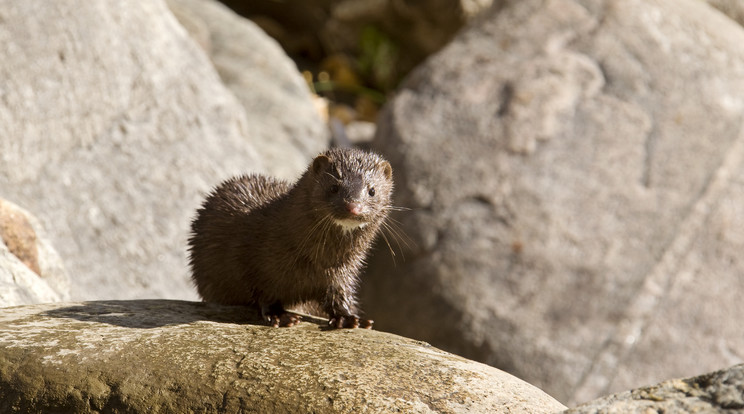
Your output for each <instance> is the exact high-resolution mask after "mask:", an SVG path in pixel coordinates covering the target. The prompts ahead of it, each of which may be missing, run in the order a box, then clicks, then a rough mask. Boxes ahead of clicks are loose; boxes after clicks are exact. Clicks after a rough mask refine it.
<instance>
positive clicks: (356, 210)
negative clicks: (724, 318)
mask: <svg viewBox="0 0 744 414" xmlns="http://www.w3.org/2000/svg"><path fill="white" fill-rule="evenodd" d="M346 210H348V211H349V213H351V214H353V215H355V216H358V215H360V214H362V205H361V204H359V203H355V202H353V201H352V202H350V203H346Z"/></svg>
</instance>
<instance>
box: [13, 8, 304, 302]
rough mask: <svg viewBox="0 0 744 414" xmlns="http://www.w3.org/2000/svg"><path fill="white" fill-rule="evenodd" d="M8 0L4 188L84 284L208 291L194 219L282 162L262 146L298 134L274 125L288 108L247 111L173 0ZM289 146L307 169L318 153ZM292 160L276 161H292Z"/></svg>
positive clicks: (76, 291)
mask: <svg viewBox="0 0 744 414" xmlns="http://www.w3.org/2000/svg"><path fill="white" fill-rule="evenodd" d="M0 10H2V12H1V14H2V16H1V18H0V45H2V46H1V47H2V48H3V53H2V55H3V59H2V60H0V79H2V80H3V81H2V84H1V85H0V96H1V97H2V99H0V157H1V159H2V162H0V194H2V195H3V197H6V198H8V199H11V200H13V201H14V202H16V203H18V204H20V205H23V206H24V208H26V209H28V210H29V211H30V212H31V213H32V214H34V215H35V216H36V217H37V218H38V219H39V220H40V222H41V223H42V225H43V226H44V228H45V229H47V231H48V233H49V235H50V238H51V242H52V243H53V244H54V245H55V247H56V248H57V249H58V251H59V253H60V255H61V256H62V257H63V260H64V264H65V266H66V267H67V269H68V270H69V271H70V273H71V274H73V275H75V277H74V280H73V281H72V284H73V288H72V292H71V294H72V297H73V298H77V299H82V298H86V299H90V298H139V297H166V298H195V297H196V295H195V292H194V291H193V289H192V287H191V285H190V282H189V280H188V269H187V266H186V252H185V246H186V238H187V232H188V228H189V224H190V220H191V218H192V216H193V214H194V211H195V209H196V208H197V207H198V206H199V204H200V200H201V199H202V197H203V195H204V193H206V192H207V191H208V190H209V189H210V188H211V187H213V186H214V185H216V184H217V183H218V182H219V181H220V180H222V179H225V178H227V177H228V176H230V175H233V174H237V173H244V172H251V171H258V172H268V173H274V172H275V171H274V170H272V166H270V165H269V164H267V163H266V162H264V161H265V160H264V158H263V156H262V155H261V154H260V153H259V152H258V151H257V150H256V149H255V148H256V147H259V144H258V143H259V142H274V143H276V145H278V146H281V145H285V144H286V143H287V141H286V140H284V141H281V140H279V141H275V138H276V137H277V136H279V135H281V134H278V133H272V132H271V131H270V129H269V128H268V127H266V126H267V125H270V124H271V123H272V121H271V119H272V117H273V116H274V115H275V113H276V112H275V111H274V112H271V113H268V112H260V111H259V109H258V107H253V110H255V111H256V112H254V113H251V114H250V117H248V118H247V117H246V113H245V110H244V108H243V107H242V106H241V105H240V103H239V102H238V101H237V100H236V99H235V97H234V96H233V94H232V93H231V92H230V91H229V90H227V89H226V88H225V86H224V85H223V82H222V81H221V79H220V77H219V76H218V74H217V73H216V71H215V69H214V67H213V66H212V64H211V62H210V60H209V58H208V57H207V56H206V55H205V53H204V51H203V50H202V49H201V48H200V47H199V46H198V45H197V44H196V43H195V42H194V41H193V40H192V39H191V38H190V37H189V35H188V34H187V32H186V30H184V28H183V27H182V26H181V25H180V24H179V22H178V21H177V20H176V18H175V17H174V16H173V14H172V13H171V12H170V10H169V9H168V8H167V7H166V5H165V3H164V2H163V1H161V0H154V1H147V2H142V3H137V5H136V7H135V6H133V5H129V4H124V3H121V2H117V1H111V0H93V1H86V2H78V1H73V0H63V1H56V2H53V3H49V2H46V1H39V0H34V1H24V2H17V1H13V0H0ZM202 17H203V18H205V19H206V18H207V16H206V15H205V16H202ZM264 40H265V39H264V38H257V39H256V42H257V43H259V44H260V43H261V42H262V41H264ZM235 47H237V45H236V46H235ZM275 56H276V54H273V55H272V59H273V57H275ZM285 60H286V58H285ZM267 68H274V66H273V63H272V62H270V61H266V62H264V63H263V68H262V70H264V71H266V70H267ZM268 70H275V71H276V72H278V73H286V72H287V71H288V70H290V69H289V68H288V65H287V64H286V62H284V61H282V62H279V63H278V64H277V66H276V67H275V68H274V69H268ZM295 76H296V74H295ZM276 87H277V88H278V89H282V88H284V85H281V84H280V85H276ZM266 88H268V87H267V85H266V83H263V84H262V86H261V89H262V90H263V89H266ZM264 97H265V95H263V94H262V95H260V96H258V97H257V98H256V99H260V100H262V102H263V104H264V105H265V106H266V107H269V106H271V103H272V102H273V101H270V100H269V99H264ZM298 99H302V98H301V97H298ZM283 102H284V101H283ZM304 105H306V103H302V104H301V106H304ZM292 108H293V107H292V106H290V105H289V104H287V108H286V111H287V114H292ZM286 116H288V115H285V118H283V119H285V120H286ZM257 120H260V121H257ZM299 122H300V121H298V123H299ZM313 122H314V121H313ZM283 124H285V125H286V121H281V122H280V121H277V125H283ZM315 128H316V127H315V126H308V127H306V128H304V129H303V127H301V126H298V131H302V130H307V131H314V130H315ZM280 129H284V128H280ZM290 132H291V131H290ZM308 134H309V133H308ZM264 145H265V144H261V145H260V146H261V147H263V146H264ZM313 145H314V144H313ZM308 146H309V147H310V146H312V145H311V144H308ZM309 147H308V148H309ZM275 151H276V150H275ZM294 151H295V150H289V151H288V154H296V152H294ZM299 152H300V153H303V152H302V151H299ZM304 153H309V150H308V149H305V152H304ZM289 158H290V159H291V162H293V163H294V164H293V167H289V168H295V169H296V171H297V173H299V172H300V171H301V170H302V169H304V168H305V167H306V162H308V161H303V162H300V161H298V158H300V157H299V156H295V155H292V156H291V157H289ZM272 162H273V161H272ZM289 162H290V161H288V163H286V164H281V167H279V168H276V172H281V174H283V175H289V172H288V168H287V166H289V165H290V164H289ZM276 165H279V162H278V161H277V164H276Z"/></svg>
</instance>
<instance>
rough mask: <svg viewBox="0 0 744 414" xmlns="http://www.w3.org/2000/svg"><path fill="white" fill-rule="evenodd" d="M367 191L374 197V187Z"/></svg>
mask: <svg viewBox="0 0 744 414" xmlns="http://www.w3.org/2000/svg"><path fill="white" fill-rule="evenodd" d="M367 193H368V194H369V196H370V197H374V196H375V189H374V187H372V188H370V189H369V191H368V192H367Z"/></svg>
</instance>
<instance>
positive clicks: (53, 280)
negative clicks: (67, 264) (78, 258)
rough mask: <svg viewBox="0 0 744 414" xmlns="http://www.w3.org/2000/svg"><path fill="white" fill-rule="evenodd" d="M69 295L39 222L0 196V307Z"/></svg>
mask: <svg viewBox="0 0 744 414" xmlns="http://www.w3.org/2000/svg"><path fill="white" fill-rule="evenodd" d="M69 298H70V278H69V276H68V275H67V272H66V271H65V268H64V266H63V265H62V259H61V258H60V257H59V255H58V254H57V251H56V250H55V249H54V247H53V246H52V244H51V242H49V239H48V236H47V235H46V233H45V232H44V229H42V227H41V224H40V223H39V221H38V220H37V219H36V217H34V216H32V215H31V214H30V213H29V212H28V211H26V210H24V209H23V208H21V207H19V206H17V205H15V204H13V203H11V202H10V201H7V200H3V199H1V198H0V308H1V307H5V306H17V305H30V304H33V303H44V302H60V301H64V300H68V299H69Z"/></svg>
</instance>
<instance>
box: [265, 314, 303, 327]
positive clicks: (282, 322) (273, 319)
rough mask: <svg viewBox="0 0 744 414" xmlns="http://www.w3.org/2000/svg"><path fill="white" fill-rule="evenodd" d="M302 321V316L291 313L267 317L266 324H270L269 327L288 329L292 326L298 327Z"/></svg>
mask: <svg viewBox="0 0 744 414" xmlns="http://www.w3.org/2000/svg"><path fill="white" fill-rule="evenodd" d="M301 321H302V318H301V317H300V315H296V314H294V313H289V312H283V313H279V314H271V315H266V322H267V323H268V324H269V326H273V327H274V328H279V327H282V328H288V327H290V326H295V325H297V324H298V323H300V322H301Z"/></svg>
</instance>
